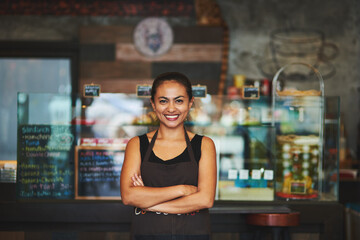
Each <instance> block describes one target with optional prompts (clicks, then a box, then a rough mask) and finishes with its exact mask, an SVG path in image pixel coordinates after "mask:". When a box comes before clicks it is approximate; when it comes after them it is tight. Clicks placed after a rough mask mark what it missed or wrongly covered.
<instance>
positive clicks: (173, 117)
mask: <svg viewBox="0 0 360 240" xmlns="http://www.w3.org/2000/svg"><path fill="white" fill-rule="evenodd" d="M151 104H152V107H153V109H154V111H155V113H156V116H157V117H158V119H159V120H160V123H161V124H164V125H165V126H167V127H171V128H174V127H177V126H179V125H181V124H182V123H183V122H184V121H185V119H186V117H187V115H188V112H189V110H190V108H191V106H192V104H193V99H191V100H189V96H188V94H187V93H186V89H185V87H184V86H183V85H181V84H180V83H178V82H176V81H165V82H163V83H162V84H161V85H160V86H158V88H157V89H156V94H155V96H154V101H153V102H151Z"/></svg>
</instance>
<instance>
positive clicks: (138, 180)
mask: <svg viewBox="0 0 360 240" xmlns="http://www.w3.org/2000/svg"><path fill="white" fill-rule="evenodd" d="M131 180H132V181H133V186H135V187H137V186H144V183H143V181H142V178H141V176H140V175H137V174H135V175H134V176H132V177H131Z"/></svg>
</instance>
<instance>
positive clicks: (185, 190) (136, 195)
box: [122, 185, 197, 209]
mask: <svg viewBox="0 0 360 240" xmlns="http://www.w3.org/2000/svg"><path fill="white" fill-rule="evenodd" d="M196 190H197V188H196V187H195V186H190V185H176V186H170V187H145V186H131V187H129V188H127V190H126V192H124V193H123V194H122V201H123V203H124V204H125V205H131V206H134V207H139V208H143V209H145V208H149V207H152V206H154V205H157V204H160V203H163V202H167V201H170V200H173V199H176V198H179V197H183V196H187V195H189V194H191V193H194V192H195V191H196Z"/></svg>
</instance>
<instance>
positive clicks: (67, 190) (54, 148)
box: [17, 125, 75, 199]
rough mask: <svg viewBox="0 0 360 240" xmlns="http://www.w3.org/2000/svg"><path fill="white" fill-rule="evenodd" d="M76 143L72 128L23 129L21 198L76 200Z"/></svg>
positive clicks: (19, 174)
mask: <svg viewBox="0 0 360 240" xmlns="http://www.w3.org/2000/svg"><path fill="white" fill-rule="evenodd" d="M74 142H75V141H74V135H73V129H72V126H70V125H22V126H19V129H18V167H17V197H18V198H20V199H38V198H40V199H69V198H73V197H74V186H73V182H74V159H73V158H74V157H73V156H74Z"/></svg>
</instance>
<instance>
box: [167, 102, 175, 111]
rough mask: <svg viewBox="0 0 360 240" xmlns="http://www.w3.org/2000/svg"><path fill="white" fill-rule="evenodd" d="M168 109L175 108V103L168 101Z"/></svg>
mask: <svg viewBox="0 0 360 240" xmlns="http://www.w3.org/2000/svg"><path fill="white" fill-rule="evenodd" d="M168 110H169V111H173V110H175V104H174V103H173V102H169V105H168Z"/></svg>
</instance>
